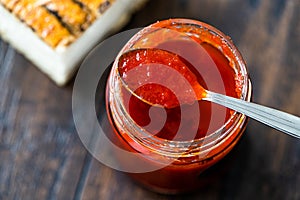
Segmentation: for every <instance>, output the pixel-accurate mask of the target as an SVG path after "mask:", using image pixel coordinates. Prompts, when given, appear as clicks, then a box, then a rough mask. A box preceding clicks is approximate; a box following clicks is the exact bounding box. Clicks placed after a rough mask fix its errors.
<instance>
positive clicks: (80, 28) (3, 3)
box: [0, 0, 145, 85]
mask: <svg viewBox="0 0 300 200" xmlns="http://www.w3.org/2000/svg"><path fill="white" fill-rule="evenodd" d="M144 2H145V0H64V1H61V0H0V19H1V20H0V35H1V38H2V39H3V40H5V41H7V42H9V43H10V44H11V45H12V46H14V47H15V48H16V49H17V50H18V51H19V52H21V53H22V54H24V56H25V57H27V58H28V59H29V60H31V61H32V62H33V63H34V64H35V65H36V66H37V67H38V68H39V69H40V70H41V71H43V72H44V73H46V74H47V75H48V76H49V77H50V78H51V79H52V80H53V81H54V82H56V83H57V84H58V85H64V84H66V83H67V81H68V80H69V79H70V78H71V77H72V75H73V74H74V72H75V71H76V69H77V67H78V64H79V62H80V61H81V60H82V59H83V58H84V56H85V55H86V54H87V53H88V52H89V50H90V49H91V48H92V47H93V46H95V44H97V43H98V42H99V41H100V40H101V39H103V38H104V37H105V36H107V34H109V33H112V32H114V31H116V30H118V29H120V28H121V27H122V26H123V25H124V24H125V23H126V22H127V21H128V20H129V17H130V15H131V14H132V12H134V11H135V10H136V9H137V8H139V7H140V6H141V5H142V4H143V3H144Z"/></svg>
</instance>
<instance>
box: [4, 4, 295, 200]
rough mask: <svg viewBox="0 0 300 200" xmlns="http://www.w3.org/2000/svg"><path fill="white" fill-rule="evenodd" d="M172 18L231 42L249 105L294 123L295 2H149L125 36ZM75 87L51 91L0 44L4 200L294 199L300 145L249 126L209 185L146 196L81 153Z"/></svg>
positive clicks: (29, 65)
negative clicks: (248, 89)
mask: <svg viewBox="0 0 300 200" xmlns="http://www.w3.org/2000/svg"><path fill="white" fill-rule="evenodd" d="M170 17H185V18H194V19H198V20H201V21H204V22H207V23H209V24H212V25H213V26H215V27H218V28H219V29H220V30H222V31H223V32H224V33H226V34H228V35H230V36H231V38H232V40H233V41H234V43H235V44H236V46H237V47H238V48H239V49H240V51H241V53H242V55H243V56H244V59H245V60H246V62H247V65H248V69H249V71H250V75H251V79H252V83H253V101H255V102H258V103H261V104H265V105H269V106H271V107H276V108H279V109H281V110H284V111H287V112H290V113H293V114H296V115H300V101H299V99H300V56H299V53H300V28H299V27H300V1H299V0H289V1H280V0H278V1H277V0H275V1H274V0H261V1H258V0H228V1H221V0H163V1H162V0H151V1H149V3H148V4H147V5H146V6H145V7H144V8H143V9H141V10H140V11H139V12H137V13H136V14H135V15H134V16H133V18H132V20H131V21H130V23H129V24H128V25H127V27H125V28H124V30H127V29H129V28H136V27H142V26H145V25H148V24H150V23H152V22H154V21H157V20H159V19H166V18H170ZM0 23H1V19H0ZM72 86H73V81H71V83H69V84H68V85H67V86H66V87H63V88H59V87H57V86H56V85H55V84H54V83H53V82H52V81H50V80H49V79H48V78H47V77H46V76H45V75H44V74H42V73H41V72H40V71H39V70H38V69H37V68H35V66H34V65H33V64H32V63H30V62H29V61H27V60H26V59H25V58H24V57H23V56H22V55H20V54H19V53H18V52H16V51H15V50H14V49H13V48H12V47H11V46H10V45H8V44H7V43H5V42H3V41H0V88H1V89H0V159H1V161H0V199H81V198H82V199H200V198H201V199H300V173H299V171H300V140H298V139H295V138H292V137H290V136H287V135H285V134H282V133H280V132H278V131H276V130H273V129H271V128H269V127H266V126H264V125H262V124H260V123H258V122H255V121H252V120H251V121H250V123H249V125H248V127H247V130H246V133H245V135H244V137H243V138H242V140H241V142H240V143H239V145H238V146H237V147H236V148H235V150H234V152H235V153H233V154H231V155H230V156H229V157H230V159H231V164H232V165H231V168H230V169H229V170H228V172H227V173H226V174H225V175H224V176H222V177H220V178H219V179H218V180H217V181H216V182H215V184H212V185H210V186H208V187H207V188H205V189H203V190H201V191H197V192H195V193H193V194H186V195H181V196H166V195H160V194H156V193H153V192H150V191H148V190H146V189H144V188H142V187H140V186H139V185H136V184H135V183H134V182H132V181H131V180H130V179H129V178H128V177H127V176H125V175H124V174H122V173H121V172H117V171H114V170H112V169H110V168H108V167H106V166H104V165H102V164H101V163H99V162H98V161H96V160H95V159H94V158H92V156H91V155H90V154H89V153H88V152H87V151H86V150H85V148H84V146H83V145H82V143H81V141H80V139H79V137H78V135H77V134H76V130H75V126H74V122H73V118H72V109H71V101H72Z"/></svg>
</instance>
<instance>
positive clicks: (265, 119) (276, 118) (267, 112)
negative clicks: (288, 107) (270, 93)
mask: <svg viewBox="0 0 300 200" xmlns="http://www.w3.org/2000/svg"><path fill="white" fill-rule="evenodd" d="M135 51H136V50H132V51H129V52H126V53H125V54H123V55H122V56H121V57H120V58H119V61H120V59H121V58H122V59H123V58H124V57H126V54H128V53H131V54H132V53H135ZM185 70H186V68H185ZM190 73H192V72H190ZM121 80H122V81H123V82H124V85H127V89H128V90H130V91H131V89H130V85H128V84H127V83H126V81H125V80H123V79H121ZM194 83H195V84H194V85H193V89H194V92H195V93H196V99H192V101H195V100H205V101H210V102H214V103H216V104H219V105H222V106H225V107H227V108H230V109H232V110H235V111H237V112H239V113H242V114H244V115H246V116H248V117H250V118H252V119H255V120H257V121H259V122H262V123H264V124H266V125H268V126H270V127H273V128H275V129H277V130H279V131H282V132H284V133H286V134H289V135H291V136H293V137H296V138H300V118H299V117H297V116H295V115H291V114H288V113H286V112H283V111H279V110H276V109H274V108H270V107H266V106H262V105H259V104H256V103H252V102H248V101H245V100H241V99H237V98H233V97H229V96H226V95H222V94H219V93H215V92H212V91H208V90H205V89H204V88H203V87H202V86H201V85H200V84H199V83H198V82H195V81H194ZM131 92H132V94H134V95H136V96H137V97H138V95H137V94H135V93H134V91H131ZM140 99H141V100H142V101H144V102H145V103H147V104H149V105H153V106H162V105H158V104H154V103H151V102H149V101H147V100H146V99H143V98H140ZM167 105H168V106H164V107H166V108H174V107H176V106H179V102H175V103H174V102H171V101H170V103H168V104H167Z"/></svg>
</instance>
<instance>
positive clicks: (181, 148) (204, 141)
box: [114, 18, 252, 157]
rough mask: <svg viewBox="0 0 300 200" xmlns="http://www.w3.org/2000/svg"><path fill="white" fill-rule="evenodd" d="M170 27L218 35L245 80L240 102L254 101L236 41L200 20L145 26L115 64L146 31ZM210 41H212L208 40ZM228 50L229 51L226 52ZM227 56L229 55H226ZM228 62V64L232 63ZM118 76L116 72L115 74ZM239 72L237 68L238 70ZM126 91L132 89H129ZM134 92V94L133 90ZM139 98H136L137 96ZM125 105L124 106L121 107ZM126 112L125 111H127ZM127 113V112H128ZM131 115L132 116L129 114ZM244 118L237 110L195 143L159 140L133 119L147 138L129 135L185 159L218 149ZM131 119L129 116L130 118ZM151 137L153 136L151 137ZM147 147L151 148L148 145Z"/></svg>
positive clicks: (162, 22)
mask: <svg viewBox="0 0 300 200" xmlns="http://www.w3.org/2000/svg"><path fill="white" fill-rule="evenodd" d="M170 25H171V27H172V26H178V25H187V26H197V28H199V29H201V30H204V31H206V33H209V34H211V35H212V36H215V37H217V38H218V39H219V41H220V42H221V43H222V46H221V48H220V46H218V49H219V50H221V52H222V54H223V55H225V56H226V58H227V59H228V60H229V59H231V60H232V59H234V60H233V62H234V64H235V66H234V67H238V68H239V69H238V70H239V73H240V74H241V75H242V77H243V83H242V90H241V97H240V98H241V99H243V100H246V101H250V99H251V90H252V86H251V82H250V79H249V75H248V71H247V67H246V64H245V61H244V60H243V58H242V56H241V54H240V52H239V50H238V49H237V47H236V46H235V45H234V44H233V41H232V40H231V39H230V38H229V37H228V36H227V35H225V34H224V33H223V32H221V31H220V30H218V29H217V28H215V27H213V26H211V25H209V24H206V23H204V22H200V21H197V20H192V19H184V18H177V19H169V20H163V21H158V22H156V23H154V24H152V25H150V26H148V27H145V28H144V29H142V30H141V31H139V32H138V33H137V34H136V35H135V36H133V38H132V39H130V40H129V41H128V43H127V44H126V45H125V46H124V48H123V49H122V50H121V52H120V53H119V55H118V57H117V59H116V61H115V63H114V65H116V66H117V64H116V63H117V62H118V58H119V56H120V55H122V54H123V53H124V52H125V51H126V49H128V48H130V46H131V45H133V44H134V43H135V42H136V41H137V40H138V39H139V37H142V35H143V34H144V33H145V32H146V31H147V30H150V29H152V30H155V29H153V28H157V29H161V28H169V27H170ZM207 42H211V41H209V40H208V41H207ZM212 45H214V46H215V45H217V44H212ZM224 45H226V48H229V51H230V53H231V54H232V55H231V56H230V57H229V55H226V54H225V52H224V50H223V49H222V48H223V47H225V46H224ZM227 50H228V49H227ZM227 53H228V52H227ZM231 60H229V61H231ZM115 73H116V72H115ZM235 73H236V69H235ZM116 75H117V76H119V73H116ZM119 78H120V80H122V78H121V77H119ZM124 86H125V87H126V86H127V85H126V83H125V85H124ZM127 88H129V87H128V86H127ZM131 93H132V91H131ZM135 96H136V95H135ZM121 106H123V105H121ZM125 110H126V109H123V111H125ZM125 112H126V111H125ZM128 115H129V114H128ZM244 117H245V116H244V115H243V114H241V113H238V112H236V111H234V112H233V113H232V114H231V116H230V118H229V119H227V120H226V122H225V123H224V124H223V125H222V126H221V127H220V128H219V129H217V130H215V131H214V132H213V133H210V134H209V135H206V136H204V137H201V138H198V139H193V140H186V141H177V140H176V141H174V140H168V139H163V138H159V137H156V136H153V135H152V134H150V133H147V132H146V131H144V130H143V129H140V127H139V126H138V125H136V124H135V123H134V121H133V119H131V120H132V122H131V123H132V125H133V126H136V127H135V128H136V130H138V133H139V134H140V135H142V136H144V137H140V138H137V137H138V136H137V135H135V134H131V133H128V134H129V135H130V137H131V138H132V139H134V140H137V141H138V142H140V143H143V146H147V147H152V146H154V147H155V151H156V152H158V153H161V154H167V155H170V154H171V155H174V156H176V155H180V156H181V157H182V153H187V152H190V151H191V149H192V150H195V149H197V148H199V146H201V149H202V151H205V150H208V149H210V148H211V147H213V146H215V144H217V143H218V142H220V141H222V140H223V139H224V138H226V137H227V136H228V135H229V134H230V133H231V130H232V129H233V128H234V127H235V126H237V125H238V123H239V121H240V120H241V119H242V118H244ZM129 118H130V117H129ZM150 136H151V137H150ZM146 144H148V145H146ZM168 145H169V146H172V147H176V148H175V149H176V150H175V149H174V148H172V149H170V148H169V147H168Z"/></svg>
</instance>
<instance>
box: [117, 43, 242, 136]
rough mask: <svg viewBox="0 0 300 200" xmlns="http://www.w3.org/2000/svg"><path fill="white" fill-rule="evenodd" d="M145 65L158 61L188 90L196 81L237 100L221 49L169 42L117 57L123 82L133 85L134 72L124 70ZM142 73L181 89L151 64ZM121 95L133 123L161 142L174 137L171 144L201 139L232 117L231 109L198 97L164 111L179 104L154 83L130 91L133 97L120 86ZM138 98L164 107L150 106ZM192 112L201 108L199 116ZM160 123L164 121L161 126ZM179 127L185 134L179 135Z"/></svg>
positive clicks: (234, 87)
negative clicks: (178, 78) (169, 104)
mask: <svg viewBox="0 0 300 200" xmlns="http://www.w3.org/2000/svg"><path fill="white" fill-rule="evenodd" d="M169 50H170V51H169ZM149 63H156V64H157V63H158V64H161V65H164V66H168V67H171V68H173V69H175V70H177V71H178V72H179V73H180V74H181V75H182V76H183V77H185V79H186V80H187V81H188V82H189V83H190V84H191V85H192V87H194V86H195V85H196V84H198V83H199V84H200V85H201V86H203V88H205V89H207V90H210V91H214V92H218V93H222V94H226V95H228V96H232V97H239V96H240V93H239V91H238V89H237V88H238V87H237V81H236V74H235V72H234V69H233V68H232V67H231V66H230V62H229V60H228V59H227V58H226V57H225V56H224V55H223V54H222V52H221V51H220V50H218V49H217V48H215V47H214V46H212V45H210V44H208V43H206V42H199V41H196V42H195V40H193V41H191V40H169V41H166V42H164V43H161V44H160V45H159V46H157V47H156V48H155V49H149V50H147V49H141V50H135V51H133V52H131V53H127V54H126V55H125V56H122V57H121V58H120V60H119V73H120V75H121V77H122V78H123V79H124V80H125V82H131V83H133V84H134V82H137V81H138V79H139V78H140V77H139V75H136V74H134V76H133V75H132V76H130V73H128V72H129V71H130V70H134V69H135V68H138V67H140V66H142V65H147V64H148V65H149ZM186 69H188V70H186ZM143 72H144V73H148V74H151V76H155V77H156V78H160V80H164V79H165V80H167V81H169V82H171V83H172V82H173V84H174V85H176V86H177V87H179V88H180V87H181V85H182V84H180V82H177V80H175V79H174V80H173V79H172V77H170V75H168V74H164V73H161V72H160V71H157V70H151V65H149V68H148V70H146V71H143ZM141 77H145V76H141ZM128 85H130V84H128ZM129 89H130V86H129ZM122 92H123V98H124V101H125V102H126V101H128V102H129V103H128V106H127V107H126V109H127V112H128V113H129V114H130V116H131V117H132V119H133V120H134V121H135V122H136V124H138V125H139V126H141V127H144V128H145V129H146V130H147V131H148V132H149V133H152V134H153V135H155V136H157V137H159V138H163V139H168V140H173V139H174V137H175V136H176V139H175V140H182V141H183V140H193V139H198V138H202V137H204V136H207V135H209V134H211V133H213V132H214V131H216V130H217V129H219V128H220V127H222V126H223V125H224V123H225V122H226V121H227V120H228V119H229V118H230V116H231V114H232V111H231V110H230V109H227V108H225V107H222V106H219V105H216V104H214V103H211V102H208V101H204V100H197V99H189V101H186V102H185V103H184V104H180V103H178V106H177V107H174V108H168V105H167V104H168V103H170V102H171V103H175V102H176V101H178V99H177V97H176V95H175V94H174V93H173V92H172V91H171V90H169V89H168V88H167V87H164V86H162V85H159V84H155V83H148V84H145V85H142V86H141V87H139V88H138V89H136V90H135V91H134V92H135V95H132V93H131V92H129V91H128V90H126V89H124V88H123V90H122ZM182 95H184V94H182ZM141 99H143V100H146V101H147V102H151V103H152V104H159V105H162V106H151V105H149V104H148V103H146V102H145V101H143V100H141ZM166 99H167V101H166ZM125 105H126V104H125ZM151 107H152V108H151ZM150 108H151V116H149V115H150V114H149V111H150ZM195 109H199V112H200V118H199V116H196V115H195ZM162 113H165V114H162ZM198 115H199V114H198ZM162 122H164V123H163V124H161V123H162ZM179 126H182V127H183V130H184V131H179V132H178V129H179ZM195 126H196V127H195ZM192 130H197V133H196V136H195V134H190V133H191V132H192Z"/></svg>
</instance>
